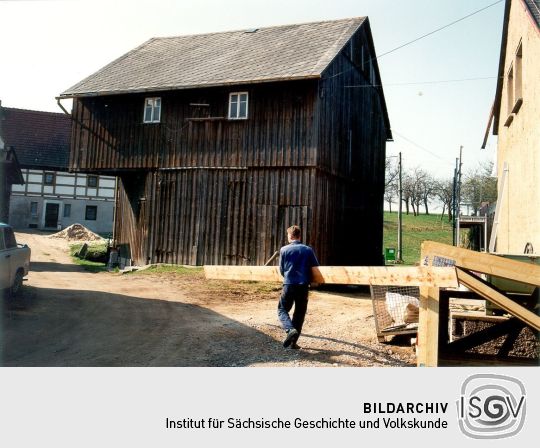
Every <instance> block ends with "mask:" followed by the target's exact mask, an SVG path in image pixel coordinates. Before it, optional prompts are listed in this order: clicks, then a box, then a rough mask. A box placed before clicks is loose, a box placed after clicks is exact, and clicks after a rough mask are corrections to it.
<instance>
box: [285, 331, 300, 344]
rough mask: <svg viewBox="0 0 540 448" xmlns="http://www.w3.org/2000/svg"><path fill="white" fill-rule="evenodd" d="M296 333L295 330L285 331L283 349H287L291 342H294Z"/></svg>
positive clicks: (296, 336) (296, 337)
mask: <svg viewBox="0 0 540 448" xmlns="http://www.w3.org/2000/svg"><path fill="white" fill-rule="evenodd" d="M298 336H299V334H298V331H296V328H291V329H290V330H289V331H287V336H286V337H285V340H284V341H283V347H285V348H287V347H289V346H290V345H291V344H292V343H293V342H296V340H297V339H298Z"/></svg>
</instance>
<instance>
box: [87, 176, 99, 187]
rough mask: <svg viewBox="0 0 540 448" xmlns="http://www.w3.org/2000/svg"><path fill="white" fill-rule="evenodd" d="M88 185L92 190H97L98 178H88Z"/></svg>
mask: <svg viewBox="0 0 540 448" xmlns="http://www.w3.org/2000/svg"><path fill="white" fill-rule="evenodd" d="M86 185H87V186H88V187H90V188H97V186H98V177H97V176H88V177H87V178H86Z"/></svg>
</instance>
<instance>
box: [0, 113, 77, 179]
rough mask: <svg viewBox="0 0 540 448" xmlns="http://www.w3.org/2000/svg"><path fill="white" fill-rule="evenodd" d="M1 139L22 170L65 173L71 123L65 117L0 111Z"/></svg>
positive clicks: (55, 114) (57, 114)
mask: <svg viewBox="0 0 540 448" xmlns="http://www.w3.org/2000/svg"><path fill="white" fill-rule="evenodd" d="M0 112H1V116H0V119H1V120H2V138H3V140H4V143H5V145H6V147H13V149H15V151H16V153H17V159H18V161H19V164H20V166H21V167H22V168H34V169H58V170H67V168H68V162H69V145H70V136H71V119H70V117H68V116H67V115H65V114H61V113H60V114H59V113H54V112H40V111H35V110H27V109H14V108H10V107H2V108H1V109H0Z"/></svg>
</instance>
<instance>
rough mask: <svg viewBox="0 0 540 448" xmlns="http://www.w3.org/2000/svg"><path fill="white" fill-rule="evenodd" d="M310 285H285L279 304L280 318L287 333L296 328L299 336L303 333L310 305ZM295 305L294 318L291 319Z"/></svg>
mask: <svg viewBox="0 0 540 448" xmlns="http://www.w3.org/2000/svg"><path fill="white" fill-rule="evenodd" d="M308 292H309V285H283V291H282V293H281V298H280V300H279V304H278V317H279V320H280V322H281V325H282V326H283V328H284V329H285V331H289V330H290V329H291V328H295V329H296V330H297V331H298V334H300V333H301V331H302V325H303V324H304V318H305V317H306V311H307V305H308ZM293 304H294V313H293V318H292V320H291V318H290V317H289V311H291V309H292V307H293Z"/></svg>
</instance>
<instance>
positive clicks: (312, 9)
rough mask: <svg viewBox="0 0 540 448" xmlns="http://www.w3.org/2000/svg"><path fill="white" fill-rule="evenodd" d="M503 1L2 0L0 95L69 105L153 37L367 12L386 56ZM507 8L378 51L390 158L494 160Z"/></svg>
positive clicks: (438, 168) (42, 106) (12, 101)
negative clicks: (73, 91) (493, 125)
mask: <svg viewBox="0 0 540 448" xmlns="http://www.w3.org/2000/svg"><path fill="white" fill-rule="evenodd" d="M496 1H497V0H406V1H405V0H354V1H353V0H332V1H330V0H310V1H308V0H286V1H285V0H273V1H267V0H262V1H257V0H226V1H218V0H198V1H181V0H177V1H173V0H150V1H146V0H132V1H126V0H118V1H115V0H108V1H105V0H54V1H49V0H34V1H26V0H7V1H6V0H0V100H1V101H2V105H3V106H5V107H17V108H24V109H34V110H44V111H52V112H61V111H60V109H59V107H58V105H57V104H56V99H55V97H56V96H58V95H59V94H60V93H61V92H62V91H64V90H66V89H67V88H69V87H71V86H72V85H73V84H75V83H77V82H78V81H80V80H82V79H83V78H85V77H86V76H88V75H90V74H92V73H94V72H95V71H97V70H98V69H100V68H101V67H103V66H104V65H106V64H107V63H109V62H111V61H112V60H114V59H116V58H117V57H119V56H121V55H122V54H124V53H126V52H128V51H129V50H131V49H133V48H135V47H136V46H138V45H140V44H141V43H142V42H144V41H146V40H148V39H150V38H151V37H158V36H175V35H184V34H198V33H207V32H216V31H227V30H238V29H249V28H260V27H264V26H273V25H282V24H291V23H302V22H311V21H320V20H333V19H340V18H347V17H356V16H368V17H369V21H370V25H371V29H372V33H373V38H374V42H375V49H376V51H377V54H378V55H382V54H383V53H385V52H387V51H390V50H392V49H394V48H396V47H399V46H401V45H403V44H405V43H407V42H410V41H411V40H414V39H416V38H417V37H419V36H422V35H425V34H427V33H430V32H432V31H434V30H436V29H438V28H440V27H442V26H444V25H447V24H449V23H451V22H453V21H455V20H458V19H460V18H462V17H464V16H466V15H468V14H470V13H472V12H474V11H476V10H479V9H481V8H484V7H486V6H488V5H490V4H492V3H495V2H496ZM503 10H504V2H503V1H501V2H499V3H497V4H496V5H494V6H492V7H490V8H488V9H486V10H484V11H482V12H480V13H478V14H476V15H474V16H472V17H470V18H468V19H465V20H463V21H461V22H459V23H457V24H455V25H452V26H450V27H448V28H445V29H443V30H441V31H439V32H436V33H434V34H431V35H430V36H428V37H426V38H424V39H421V40H419V41H417V42H414V43H412V44H410V45H407V46H405V47H403V48H400V49H398V50H396V51H393V52H392V53H389V54H387V55H385V56H382V57H380V58H379V59H378V63H379V67H380V72H381V77H382V83H383V88H384V92H385V97H386V102H387V106H388V113H389V117H390V124H391V127H392V131H393V135H394V142H390V143H388V145H387V156H388V157H392V158H395V156H397V154H398V153H399V152H401V153H402V157H403V166H404V169H405V170H407V169H408V170H412V169H414V168H416V167H420V168H422V169H424V170H426V171H428V172H430V173H431V174H432V175H433V176H434V177H436V178H438V179H446V178H451V177H452V175H453V170H454V166H455V159H456V157H458V156H459V148H460V146H463V169H464V171H468V170H473V169H474V168H476V167H477V166H478V165H479V163H482V162H485V161H490V160H491V161H494V158H495V152H496V140H495V139H490V143H489V145H488V147H487V148H486V149H480V146H481V143H482V139H483V136H484V132H485V128H486V125H487V120H488V117H489V112H490V109H491V105H492V103H493V99H494V96H495V88H496V76H497V68H498V63H499V52H500V44H501V32H502V20H503ZM479 78H480V79H479ZM455 80H460V81H455ZM449 81H451V82H449ZM67 105H68V103H66V106H67Z"/></svg>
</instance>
